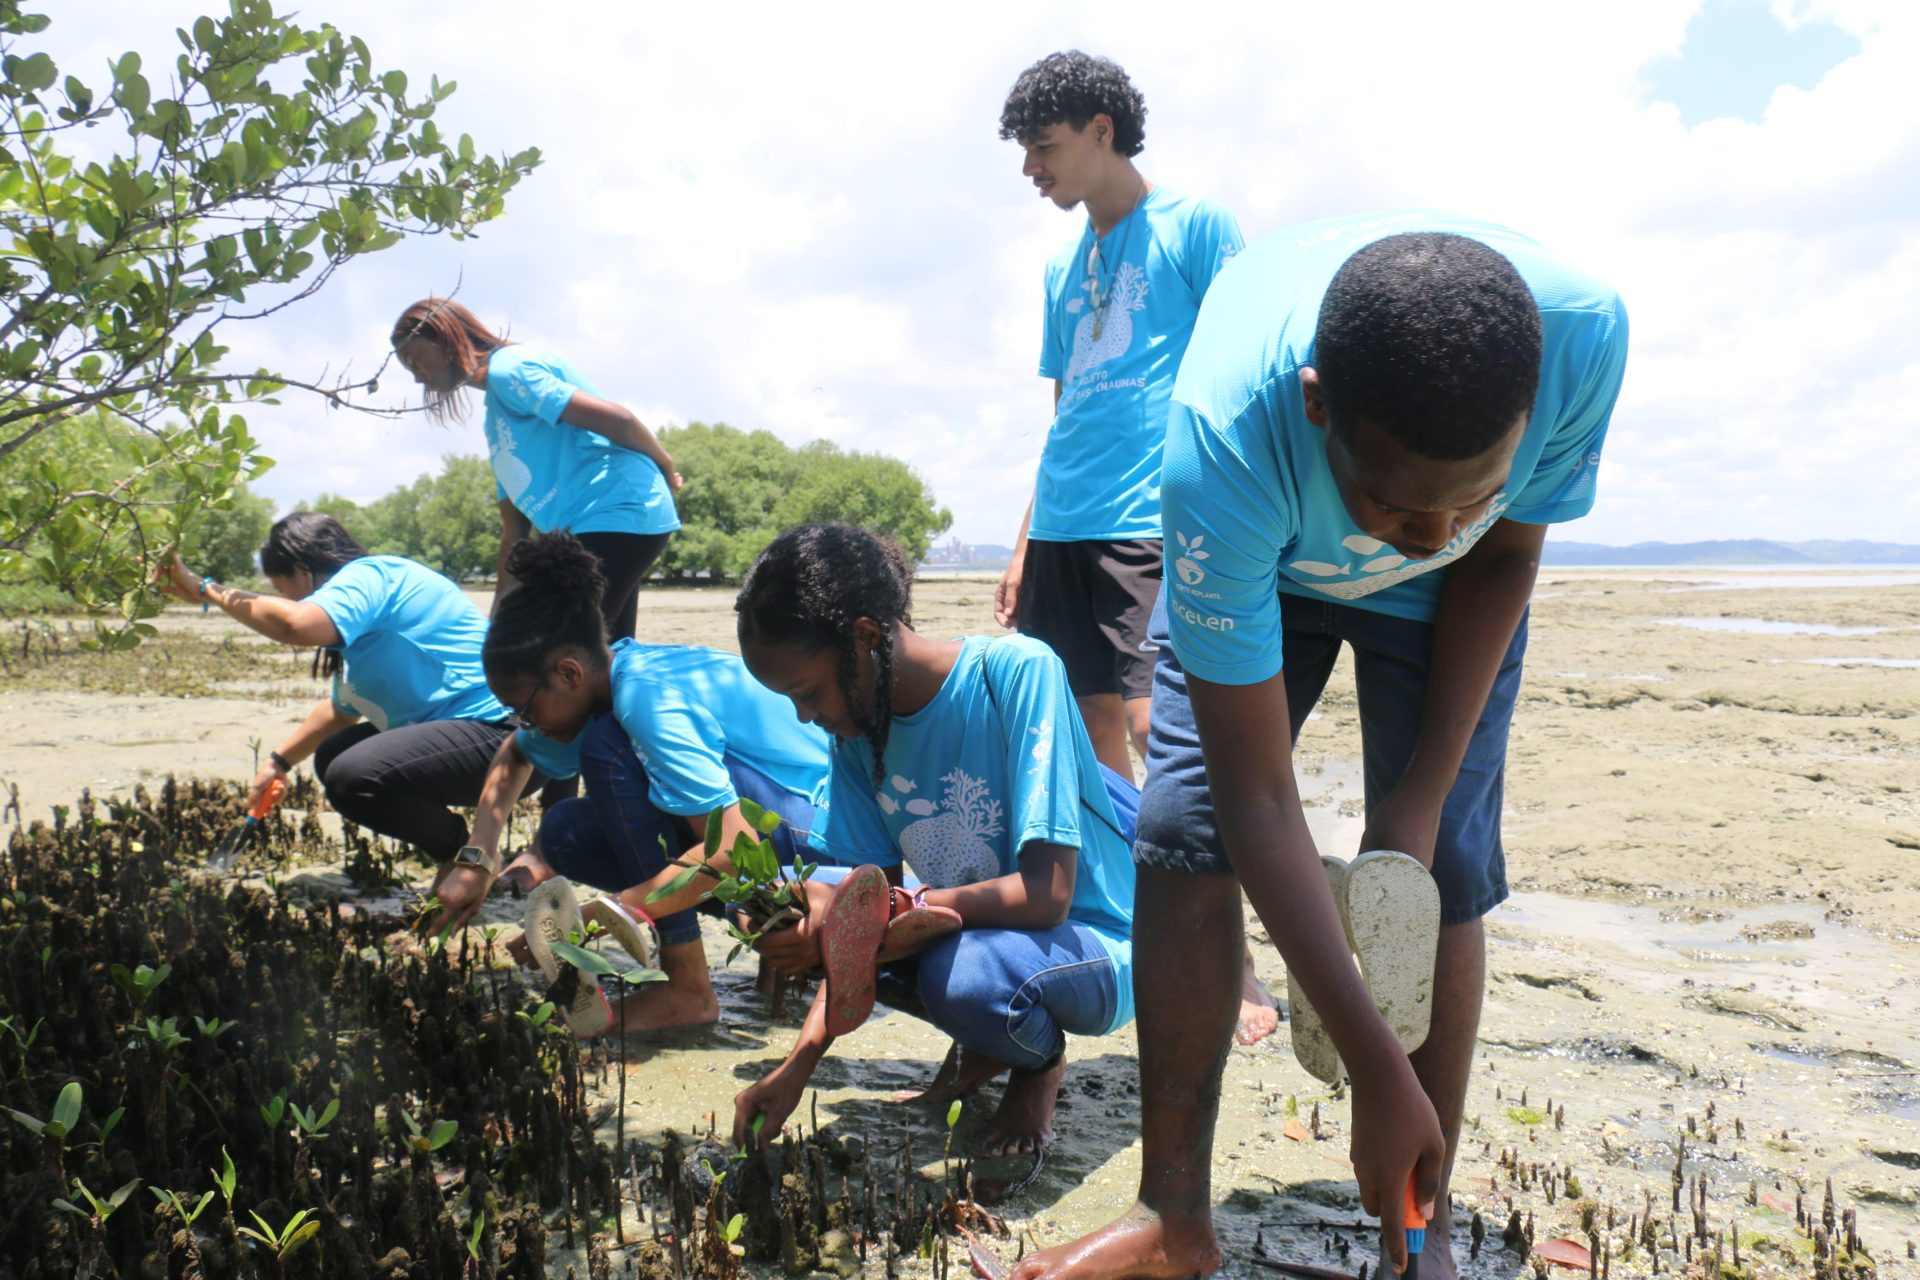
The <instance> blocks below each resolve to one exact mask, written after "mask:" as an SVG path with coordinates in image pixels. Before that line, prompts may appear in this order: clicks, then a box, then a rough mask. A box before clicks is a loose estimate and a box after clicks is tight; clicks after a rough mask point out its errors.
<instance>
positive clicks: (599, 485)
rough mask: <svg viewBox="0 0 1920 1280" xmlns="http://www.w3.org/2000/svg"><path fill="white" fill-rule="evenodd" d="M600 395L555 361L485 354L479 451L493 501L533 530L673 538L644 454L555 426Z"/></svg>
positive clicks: (675, 517)
mask: <svg viewBox="0 0 1920 1280" xmlns="http://www.w3.org/2000/svg"><path fill="white" fill-rule="evenodd" d="M576 391H584V392H586V393H587V394H588V395H590V396H598V395H599V394H600V393H599V392H598V391H596V390H595V389H594V386H593V384H592V383H591V382H588V381H587V380H586V379H585V378H583V377H581V376H580V374H579V372H578V371H577V370H575V369H574V367H573V366H572V365H570V364H568V363H567V362H566V361H565V360H562V359H561V358H560V357H559V356H556V355H552V354H549V353H548V352H545V351H539V350H536V349H534V348H532V347H524V346H520V345H518V344H515V345H513V346H509V347H502V348H500V349H499V350H498V351H496V352H494V353H493V354H492V355H491V356H489V357H488V358H487V387H486V393H487V422H486V432H487V450H488V452H489V454H490V455H491V460H492V462H493V478H494V481H495V496H496V498H506V499H508V500H510V501H511V502H512V503H513V505H514V506H515V507H517V508H518V509H519V511H520V513H521V514H522V515H524V516H526V518H527V519H528V520H530V521H532V522H533V527H534V528H535V529H537V530H538V531H539V532H541V533H546V532H547V531H548V530H550V529H571V530H573V531H574V532H575V533H672V532H673V531H674V530H675V529H678V528H679V527H680V516H679V514H678V513H677V512H676V511H675V510H674V509H673V492H672V490H670V489H669V488H668V487H667V478H666V477H665V476H664V475H662V474H661V473H660V468H659V467H658V466H656V465H655V464H654V461H653V459H652V458H649V457H647V456H646V455H645V454H642V453H635V452H634V451H633V450H631V449H626V448H623V447H621V446H620V445H617V444H615V443H613V441H611V440H609V439H607V438H606V437H605V436H603V435H599V434H596V433H595V432H592V431H586V430H582V429H581V428H579V427H571V426H568V425H566V424H565V423H563V422H561V421H560V415H561V414H562V413H565V412H566V409H567V404H568V402H569V401H571V400H572V399H573V393H574V392H576Z"/></svg>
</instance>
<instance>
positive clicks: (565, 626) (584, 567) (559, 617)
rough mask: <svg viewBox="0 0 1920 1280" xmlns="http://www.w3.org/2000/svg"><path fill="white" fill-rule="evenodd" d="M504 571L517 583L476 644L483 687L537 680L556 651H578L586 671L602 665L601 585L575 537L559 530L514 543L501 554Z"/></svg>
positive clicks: (592, 559)
mask: <svg viewBox="0 0 1920 1280" xmlns="http://www.w3.org/2000/svg"><path fill="white" fill-rule="evenodd" d="M507 572H508V573H510V574H512V575H513V576H514V578H515V579H516V581H517V582H518V584H519V585H517V586H515V587H514V588H513V589H512V590H511V591H509V592H507V594H506V595H504V596H502V597H501V598H500V603H499V605H498V606H497V607H496V608H495V609H494V611H493V621H492V622H491V623H490V624H488V626H487V639H486V642H485V643H484V644H482V645H481V647H480V663H481V665H482V666H483V667H484V668H485V669H486V673H487V680H488V682H489V683H491V682H493V681H496V680H498V681H512V680H520V679H524V678H526V677H529V676H532V677H536V678H538V677H541V676H544V675H545V674H546V673H547V668H548V666H549V665H550V664H551V663H552V661H553V655H554V653H555V652H557V651H558V650H561V649H578V650H579V651H580V652H581V655H582V656H583V657H584V659H585V661H586V665H587V666H588V667H590V668H592V669H593V670H596V671H598V670H600V669H601V668H602V667H604V666H605V665H606V661H607V657H606V654H607V625H606V623H605V622H603V621H602V620H601V617H600V597H601V596H602V595H603V594H605V592H606V589H607V580H606V577H605V576H604V575H603V574H602V573H601V572H600V559H599V557H598V556H596V555H594V554H593V552H591V551H589V550H587V548H586V545H585V544H584V543H582V542H581V541H580V539H578V538H576V537H574V536H573V535H572V534H570V533H568V532H566V531H565V530H564V529H556V530H555V531H554V532H552V533H543V534H540V535H539V536H538V537H533V538H522V539H521V540H520V541H519V542H516V543H514V544H513V549H512V550H511V551H509V552H507Z"/></svg>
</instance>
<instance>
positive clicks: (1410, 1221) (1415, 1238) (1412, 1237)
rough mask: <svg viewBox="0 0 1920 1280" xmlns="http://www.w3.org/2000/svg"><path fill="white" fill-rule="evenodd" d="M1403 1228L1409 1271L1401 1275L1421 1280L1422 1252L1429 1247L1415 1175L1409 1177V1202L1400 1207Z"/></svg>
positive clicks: (1409, 1278) (1407, 1279)
mask: <svg viewBox="0 0 1920 1280" xmlns="http://www.w3.org/2000/svg"><path fill="white" fill-rule="evenodd" d="M1400 1214H1401V1226H1402V1228H1403V1229H1404V1230H1405V1231H1406V1236H1407V1269H1406V1270H1405V1271H1402V1272H1401V1273H1400V1274H1401V1275H1402V1276H1404V1277H1405V1278H1406V1280H1419V1275H1420V1251H1421V1250H1422V1249H1424V1248H1426V1247H1427V1220H1426V1218H1425V1217H1424V1216H1423V1215H1422V1214H1421V1212H1420V1205H1419V1203H1418V1202H1417V1201H1416V1200H1415V1199H1414V1195H1413V1175H1411V1174H1409V1175H1407V1202H1406V1203H1405V1204H1404V1205H1402V1206H1401V1207H1400Z"/></svg>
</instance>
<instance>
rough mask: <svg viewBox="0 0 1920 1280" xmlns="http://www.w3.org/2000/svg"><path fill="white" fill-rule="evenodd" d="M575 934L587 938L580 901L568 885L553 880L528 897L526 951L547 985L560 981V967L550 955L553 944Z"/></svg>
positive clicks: (555, 879)
mask: <svg viewBox="0 0 1920 1280" xmlns="http://www.w3.org/2000/svg"><path fill="white" fill-rule="evenodd" d="M575 930H578V931H579V933H580V934H581V936H583V937H584V936H585V934H586V929H585V921H584V920H583V919H582V918H581V915H580V899H579V898H577V897H575V896H574V892H573V885H572V883H571V882H569V881H567V880H565V879H562V878H561V877H559V876H555V877H554V878H553V879H551V880H549V881H547V882H546V883H545V884H543V885H541V886H540V887H539V888H537V889H535V890H534V891H533V892H532V893H530V894H528V895H527V922H526V925H525V930H524V932H525V934H526V939H527V950H528V951H529V952H531V953H532V954H533V962H534V963H535V964H536V965H539V966H540V972H541V973H542V974H544V975H545V976H546V979H547V981H548V982H553V981H554V980H555V979H557V978H559V976H560V966H561V963H562V962H561V960H560V957H558V956H556V955H554V954H553V944H554V943H556V942H565V941H566V940H567V935H568V934H570V933H573V932H574V931H575Z"/></svg>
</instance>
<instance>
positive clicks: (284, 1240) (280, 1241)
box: [201, 18, 320, 1262]
mask: <svg viewBox="0 0 1920 1280" xmlns="http://www.w3.org/2000/svg"><path fill="white" fill-rule="evenodd" d="M201 21H202V22H205V21H206V19H205V18H202V19H201ZM312 1213H313V1210H311V1209H302V1210H300V1211H299V1212H298V1213H296V1214H294V1215H293V1217H291V1218H289V1219H288V1220H287V1223H286V1225H285V1226H283V1227H281V1228H280V1229H279V1230H278V1231H276V1230H274V1228H273V1226H272V1224H270V1223H269V1222H268V1221H267V1220H266V1219H265V1218H263V1217H261V1216H260V1215H259V1214H257V1213H254V1212H252V1211H251V1210H249V1211H248V1212H247V1216H248V1217H249V1218H252V1219H253V1221H254V1225H253V1226H251V1227H241V1228H239V1231H240V1234H241V1235H243V1236H246V1237H247V1238H248V1239H250V1240H253V1241H256V1242H258V1243H260V1244H263V1245H265V1246H266V1247H267V1248H268V1249H270V1250H272V1251H273V1256H274V1257H275V1258H278V1259H280V1260H281V1261H283V1262H284V1261H285V1260H286V1258H287V1255H289V1254H291V1253H292V1252H293V1251H294V1250H295V1249H298V1248H299V1247H300V1246H301V1245H303V1244H305V1243H306V1242H307V1241H309V1240H311V1239H313V1238H314V1237H315V1236H316V1235H318V1234H320V1222H319V1219H317V1218H312V1217H311V1215H312Z"/></svg>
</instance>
